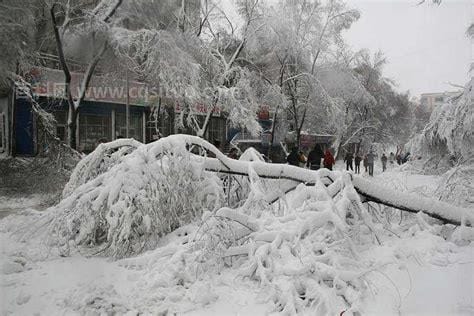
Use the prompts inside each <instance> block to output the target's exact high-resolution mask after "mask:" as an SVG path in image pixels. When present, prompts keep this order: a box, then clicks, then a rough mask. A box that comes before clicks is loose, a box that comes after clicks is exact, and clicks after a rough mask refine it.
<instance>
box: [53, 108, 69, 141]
mask: <svg viewBox="0 0 474 316" xmlns="http://www.w3.org/2000/svg"><path fill="white" fill-rule="evenodd" d="M53 115H54V118H55V119H56V136H57V137H58V138H59V139H60V140H62V141H63V142H65V141H66V137H67V112H66V111H54V112H53Z"/></svg>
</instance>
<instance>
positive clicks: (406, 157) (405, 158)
mask: <svg viewBox="0 0 474 316" xmlns="http://www.w3.org/2000/svg"><path fill="white" fill-rule="evenodd" d="M408 159H410V152H407V153H406V154H405V156H404V157H403V158H402V163H405V162H407V161H408Z"/></svg>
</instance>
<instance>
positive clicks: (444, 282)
mask: <svg viewBox="0 0 474 316" xmlns="http://www.w3.org/2000/svg"><path fill="white" fill-rule="evenodd" d="M362 169H363V168H362ZM362 176H364V177H367V178H369V177H368V176H367V175H364V174H362ZM373 181H376V182H379V183H381V184H384V185H387V186H391V187H394V188H397V189H399V190H406V191H409V192H419V193H420V194H422V195H427V196H429V195H430V194H433V192H434V191H435V189H436V187H437V184H438V182H439V178H437V177H433V176H423V175H416V174H412V173H410V172H406V171H401V170H400V168H393V169H391V170H389V171H388V172H385V173H381V172H380V169H379V168H377V167H376V176H375V177H374V178H373ZM39 200H40V197H33V198H29V199H26V200H21V199H18V198H14V199H13V198H7V197H1V196H0V209H2V210H3V211H5V210H7V211H10V213H11V211H12V210H13V211H16V210H18V209H20V208H21V207H23V208H25V209H26V208H30V207H35V206H36V205H38V204H37V203H36V202H38V201H39ZM35 201H36V202H35ZM10 216H12V215H10ZM10 216H9V217H10ZM13 216H14V215H13ZM20 220H21V218H20ZM5 223H6V221H5V219H2V220H0V225H2V224H3V225H4V224H5ZM413 227H414V228H413ZM413 227H411V228H410V227H407V229H406V230H404V231H400V230H399V231H396V232H394V233H396V234H397V235H399V236H400V237H396V236H395V234H392V233H390V232H388V231H387V232H386V233H385V234H384V235H383V237H382V245H380V246H379V245H375V244H367V246H366V247H365V248H364V247H360V248H358V251H359V252H360V253H359V254H360V260H363V261H372V262H378V263H379V266H382V268H380V269H378V270H376V271H371V272H368V280H370V282H369V288H370V290H371V292H372V296H371V297H370V298H368V299H367V300H366V301H365V303H364V304H365V306H364V310H365V312H366V313H364V315H365V314H367V315H399V314H402V315H472V314H474V289H473V285H474V245H472V243H471V244H468V243H464V244H462V246H461V245H455V244H454V243H451V242H447V241H445V240H444V239H443V238H442V237H440V235H441V236H442V235H443V234H442V233H439V232H438V234H433V233H431V232H430V231H429V230H427V229H420V228H419V227H418V226H416V224H413ZM438 227H439V228H440V227H441V226H438ZM1 231H2V232H1V233H0V255H1V256H0V267H1V271H0V298H1V301H0V315H35V314H36V315H58V314H77V315H82V314H90V315H95V314H97V312H99V313H100V312H103V313H113V312H115V313H116V314H125V313H128V315H136V314H137V313H139V312H143V310H145V311H148V312H150V311H154V313H155V314H156V313H157V312H158V311H161V312H163V313H166V310H160V305H161V304H162V302H163V299H166V300H171V301H172V300H176V301H180V302H181V301H183V302H184V303H183V304H182V305H181V310H180V312H181V313H183V314H186V315H209V314H214V315H265V314H268V313H269V312H271V311H272V310H273V304H272V303H271V302H268V301H265V300H264V298H265V297H266V293H264V292H263V291H262V290H261V288H260V287H259V285H258V283H256V282H254V281H251V280H248V279H242V278H240V277H238V276H237V274H236V272H235V270H233V269H226V270H224V271H221V272H220V273H216V275H215V276H212V277H207V278H204V279H200V280H199V281H197V282H195V283H194V284H193V285H192V286H191V288H189V289H186V290H185V291H180V290H179V288H178V287H176V286H175V287H174V288H173V287H169V288H166V287H164V285H163V284H161V283H160V277H161V275H162V274H166V273H167V271H168V270H169V269H172V268H173V267H164V266H163V267H162V270H160V271H157V267H159V264H156V262H155V263H154V264H148V265H145V266H141V267H139V266H136V265H134V264H131V263H130V262H133V261H127V259H124V260H119V261H114V260H111V259H107V258H98V257H95V258H86V257H84V256H81V255H80V254H77V253H76V254H73V255H72V256H71V257H65V258H61V257H54V256H53V257H51V258H49V259H48V258H46V259H45V258H44V256H41V251H40V250H39V249H41V245H39V244H38V242H37V241H35V240H30V241H27V242H26V243H21V242H18V241H16V240H14V239H12V238H11V236H10V234H9V232H8V229H2V230H1ZM179 240H180V239H179V238H178V237H177V236H173V235H171V236H170V237H169V238H168V241H167V243H168V244H169V245H172V244H173V243H177V242H179ZM164 244H166V242H164ZM146 256H151V257H152V256H156V251H151V252H149V253H145V254H143V255H141V256H139V258H137V260H142V261H143V258H145V259H146ZM158 263H159V262H158ZM384 263H385V264H384ZM178 272H179V271H178ZM164 291H176V292H175V294H174V295H168V296H167V297H166V298H164V297H163V293H164ZM167 294H169V293H167ZM183 297H184V299H183ZM153 304H155V307H156V308H151V306H152V305H153ZM341 312H342V311H341Z"/></svg>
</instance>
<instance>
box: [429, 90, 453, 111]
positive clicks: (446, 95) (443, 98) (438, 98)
mask: <svg viewBox="0 0 474 316" xmlns="http://www.w3.org/2000/svg"><path fill="white" fill-rule="evenodd" d="M460 93H461V91H445V92H435V93H422V94H421V97H420V105H421V106H424V107H425V108H426V109H428V110H429V111H430V112H431V111H433V109H434V108H436V107H438V106H441V105H443V104H444V103H445V102H447V101H448V100H449V99H450V98H452V97H454V96H457V95H459V94H460Z"/></svg>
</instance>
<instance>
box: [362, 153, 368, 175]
mask: <svg viewBox="0 0 474 316" xmlns="http://www.w3.org/2000/svg"><path fill="white" fill-rule="evenodd" d="M363 161H364V168H365V172H368V169H367V168H368V167H369V163H368V162H367V154H365V155H364V159H363Z"/></svg>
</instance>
